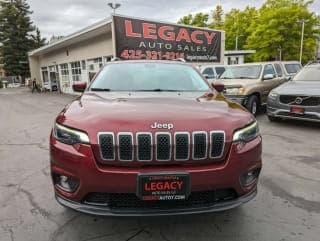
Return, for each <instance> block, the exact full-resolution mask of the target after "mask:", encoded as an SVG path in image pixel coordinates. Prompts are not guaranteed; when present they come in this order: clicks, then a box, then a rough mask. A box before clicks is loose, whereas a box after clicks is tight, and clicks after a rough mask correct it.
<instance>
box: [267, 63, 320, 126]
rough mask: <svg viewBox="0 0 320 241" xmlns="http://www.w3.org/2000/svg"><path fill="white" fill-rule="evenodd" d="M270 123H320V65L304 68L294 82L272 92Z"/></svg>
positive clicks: (269, 98) (269, 113) (268, 108)
mask: <svg viewBox="0 0 320 241" xmlns="http://www.w3.org/2000/svg"><path fill="white" fill-rule="evenodd" d="M267 114H268V118H269V120H270V121H276V120H279V119H298V120H308V121H316V122H320V64H310V65H308V66H306V67H304V68H303V69H302V70H301V71H300V72H299V73H298V74H297V75H296V76H295V77H294V78H293V80H292V81H289V82H287V83H286V84H283V85H281V86H279V87H278V88H276V89H274V90H273V91H271V92H270V94H269V97H268V104H267Z"/></svg>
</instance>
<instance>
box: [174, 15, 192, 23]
mask: <svg viewBox="0 0 320 241" xmlns="http://www.w3.org/2000/svg"><path fill="white" fill-rule="evenodd" d="M192 19H193V17H192V14H188V15H187V16H183V17H182V18H180V19H179V21H178V24H185V25H191V24H192Z"/></svg>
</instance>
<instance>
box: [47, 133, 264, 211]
mask: <svg viewBox="0 0 320 241" xmlns="http://www.w3.org/2000/svg"><path fill="white" fill-rule="evenodd" d="M261 152H262V139H261V137H260V136H259V137H257V138H256V139H254V140H253V141H251V142H249V143H246V144H245V145H243V146H239V143H233V144H232V145H231V148H230V150H229V153H228V155H227V157H226V160H225V161H224V162H221V163H214V161H213V163H212V164H210V165H209V164H206V165H199V166H198V165H190V166H188V165H179V166H161V167H160V166H156V167H154V166H149V167H132V166H131V167H121V166H101V165H100V164H98V163H97V162H96V160H95V157H94V154H93V152H92V149H91V146H90V145H74V146H70V145H66V144H63V143H60V142H57V141H56V140H55V139H54V138H53V137H52V138H51V145H50V154H51V173H52V174H60V175H66V176H69V177H73V178H76V179H78V180H79V181H80V184H79V187H78V188H77V190H76V191H75V192H74V193H68V192H65V191H63V190H61V189H60V188H59V187H57V186H54V189H55V194H56V197H57V200H58V202H59V203H61V204H62V205H65V206H68V207H70V208H74V209H76V210H78V211H81V212H85V213H91V214H97V215H115V216H128V215H129V216H130V215H131V216H138V215H152V216H154V215H174V214H191V213H203V212H213V211H219V210H225V209H229V208H233V207H236V206H238V205H240V204H242V203H245V202H247V201H249V200H251V199H252V198H254V196H255V195H256V189H257V180H256V181H255V182H253V183H252V184H250V185H249V186H243V185H241V182H240V176H241V175H243V174H245V173H248V172H250V171H253V170H256V169H259V170H260V169H261V167H262V162H261ZM150 172H152V173H154V172H187V173H189V175H190V179H191V192H206V191H214V190H221V189H232V190H234V191H235V193H236V196H235V198H234V199H232V200H228V201H224V200H223V201H221V202H219V203H214V204H213V205H203V206H201V207H199V206H197V207H190V206H186V207H183V208H182V207H174V208H170V209H161V207H160V208H157V209H152V210H151V209H146V208H145V207H143V208H134V210H132V209H131V210H129V209H128V208H125V209H117V208H108V207H105V206H103V207H102V206H96V205H92V204H85V198H86V196H87V195H88V194H90V193H119V194H126V193H129V194H135V193H136V190H137V176H138V175H139V174H141V173H150Z"/></svg>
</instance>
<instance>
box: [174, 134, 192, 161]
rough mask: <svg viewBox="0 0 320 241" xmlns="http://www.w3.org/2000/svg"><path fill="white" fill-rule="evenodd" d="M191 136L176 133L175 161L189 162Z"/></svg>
mask: <svg viewBox="0 0 320 241" xmlns="http://www.w3.org/2000/svg"><path fill="white" fill-rule="evenodd" d="M189 147H190V134H189V133H188V132H176V133H174V159H175V160H177V161H187V160H189V153H190V151H189Z"/></svg>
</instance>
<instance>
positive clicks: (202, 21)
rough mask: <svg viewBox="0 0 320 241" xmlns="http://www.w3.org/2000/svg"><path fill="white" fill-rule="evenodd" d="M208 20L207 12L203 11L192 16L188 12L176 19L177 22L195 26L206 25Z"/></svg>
mask: <svg viewBox="0 0 320 241" xmlns="http://www.w3.org/2000/svg"><path fill="white" fill-rule="evenodd" d="M208 20H209V14H205V13H196V14H195V15H194V16H193V15H192V14H189V15H187V16H184V17H182V18H180V20H179V21H178V23H179V24H185V25H192V26H196V27H207V26H208Z"/></svg>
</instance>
